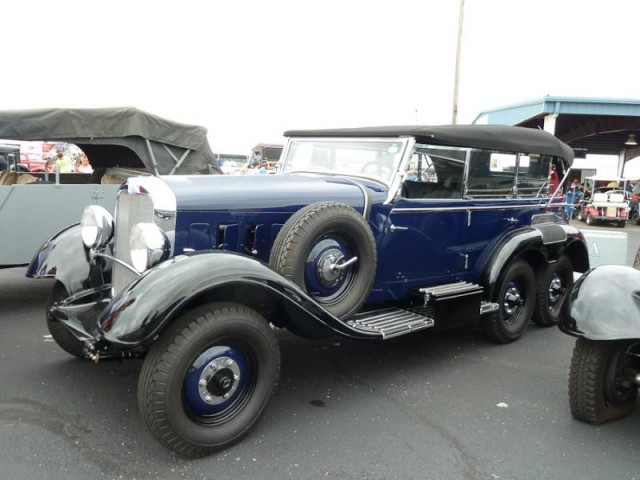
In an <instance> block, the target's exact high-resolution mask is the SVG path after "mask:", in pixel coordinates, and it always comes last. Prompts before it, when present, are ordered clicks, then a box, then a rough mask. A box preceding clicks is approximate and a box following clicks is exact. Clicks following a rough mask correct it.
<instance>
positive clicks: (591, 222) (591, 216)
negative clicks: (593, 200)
mask: <svg viewBox="0 0 640 480" xmlns="http://www.w3.org/2000/svg"><path fill="white" fill-rule="evenodd" d="M585 222H587V225H593V224H594V223H595V220H594V218H593V215H591V214H590V213H588V214H587V218H586V220H585Z"/></svg>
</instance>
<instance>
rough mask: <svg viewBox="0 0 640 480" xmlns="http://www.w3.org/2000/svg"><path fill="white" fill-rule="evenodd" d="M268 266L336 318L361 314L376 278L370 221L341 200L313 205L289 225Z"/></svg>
mask: <svg viewBox="0 0 640 480" xmlns="http://www.w3.org/2000/svg"><path fill="white" fill-rule="evenodd" d="M269 265H270V266H271V267H272V268H273V269H275V270H277V271H278V272H280V273H281V274H282V275H283V276H285V277H287V278H289V279H290V280H292V281H293V282H294V283H296V284H297V285H298V286H300V287H301V288H302V289H303V290H305V291H306V292H307V293H308V294H309V295H311V296H313V297H314V298H315V300H316V301H317V302H318V303H320V304H321V305H322V306H323V307H324V308H326V309H327V310H328V311H329V312H331V313H332V314H333V315H335V316H337V317H339V318H342V319H346V318H348V317H350V316H351V315H353V314H354V313H356V312H357V311H358V310H359V309H360V307H361V306H362V304H363V303H364V301H365V300H366V298H367V296H368V295H369V291H370V289H371V285H372V284H373V280H374V277H375V274H376V265H377V258H376V245H375V240H374V238H373V234H372V233H371V229H370V228H369V225H368V224H367V222H366V220H365V219H364V218H362V216H361V215H360V214H359V213H358V212H357V211H356V210H354V209H353V208H351V207H350V206H348V205H346V204H344V203H339V202H320V203H314V204H311V205H309V206H307V207H305V208H303V209H301V210H300V211H298V212H297V213H295V214H294V215H293V216H292V217H291V218H289V220H288V221H287V222H286V223H285V224H284V226H283V227H282V230H281V231H280V233H279V234H278V237H277V238H276V241H275V242H274V245H273V248H272V250H271V255H270V257H269Z"/></svg>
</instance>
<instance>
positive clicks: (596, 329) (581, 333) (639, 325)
mask: <svg viewBox="0 0 640 480" xmlns="http://www.w3.org/2000/svg"><path fill="white" fill-rule="evenodd" d="M558 327H559V328H560V330H562V331H563V332H564V333H566V334H568V335H573V336H575V337H584V338H587V339H589V340H621V339H630V338H640V271H638V270H636V269H635V268H631V267H626V266H622V265H604V266H601V267H597V268H594V269H593V270H589V271H588V272H587V273H585V274H584V275H582V276H581V277H580V278H579V279H578V280H577V281H576V283H575V285H574V287H573V290H571V294H570V295H569V298H568V299H567V301H566V302H565V304H564V306H563V310H562V315H561V316H560V322H559V324H558Z"/></svg>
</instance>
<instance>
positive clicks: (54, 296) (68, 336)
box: [45, 282, 84, 358]
mask: <svg viewBox="0 0 640 480" xmlns="http://www.w3.org/2000/svg"><path fill="white" fill-rule="evenodd" d="M68 296H69V294H68V293H67V290H66V288H65V287H64V285H63V284H62V283H60V282H56V283H55V284H54V285H53V288H52V289H51V292H50V293H49V298H48V299H47V304H46V313H45V315H46V320H47V328H48V329H49V333H50V334H51V337H52V338H53V340H54V341H55V342H56V343H57V344H58V346H59V347H60V348H62V349H63V350H64V351H65V352H67V353H68V354H69V355H73V356H74V357H78V358H84V354H83V352H84V344H83V343H82V342H81V341H80V340H78V339H77V338H76V337H74V336H73V334H72V333H71V332H70V331H69V330H67V328H65V326H64V325H62V324H61V323H60V322H58V321H57V320H56V319H55V318H53V316H52V315H51V313H50V312H49V309H50V308H51V307H52V306H53V304H55V303H57V302H61V301H62V300H64V299H66V298H67V297H68Z"/></svg>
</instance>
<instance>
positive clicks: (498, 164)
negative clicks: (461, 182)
mask: <svg viewBox="0 0 640 480" xmlns="http://www.w3.org/2000/svg"><path fill="white" fill-rule="evenodd" d="M469 157H470V158H469V180H468V189H467V195H469V196H470V197H498V198H506V197H510V196H513V194H514V184H515V177H516V166H517V161H518V155H517V154H515V153H502V152H491V151H488V150H477V149H473V150H471V151H470V155H469Z"/></svg>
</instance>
